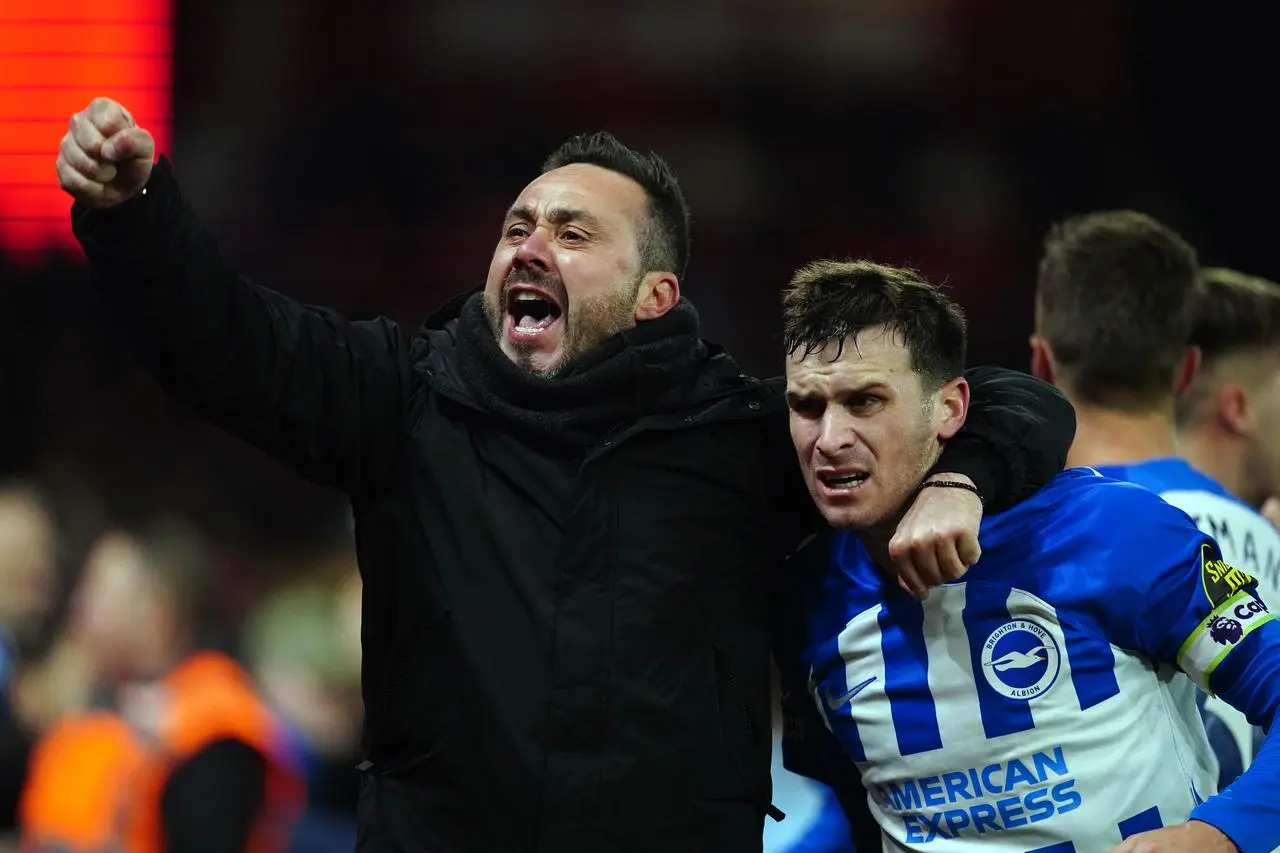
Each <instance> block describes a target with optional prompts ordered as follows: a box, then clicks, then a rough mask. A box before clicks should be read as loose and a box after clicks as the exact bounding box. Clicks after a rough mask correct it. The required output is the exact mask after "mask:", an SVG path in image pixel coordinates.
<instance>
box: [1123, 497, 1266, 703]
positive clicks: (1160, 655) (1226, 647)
mask: <svg viewBox="0 0 1280 853" xmlns="http://www.w3.org/2000/svg"><path fill="white" fill-rule="evenodd" d="M1149 497H1150V499H1149V500H1147V499H1146V498H1147V495H1146V493H1144V494H1143V495H1142V496H1140V498H1141V499H1134V500H1131V501H1130V502H1127V503H1128V506H1127V507H1124V508H1121V507H1116V508H1114V509H1115V511H1116V512H1123V514H1124V516H1126V517H1125V527H1124V529H1123V531H1120V530H1116V531H1114V532H1113V533H1112V535H1113V536H1116V537H1121V539H1120V541H1118V542H1116V543H1113V545H1112V546H1111V548H1110V553H1109V554H1107V555H1106V558H1107V562H1108V572H1107V574H1108V575H1109V580H1110V583H1109V585H1108V587H1107V588H1106V589H1105V590H1103V591H1101V592H1100V593H1099V594H1100V596H1101V597H1102V599H1103V600H1102V601H1101V602H1100V607H1101V615H1102V619H1101V622H1102V626H1103V630H1104V632H1105V633H1106V634H1107V638H1108V639H1109V640H1110V641H1111V642H1113V643H1115V644H1116V645H1117V646H1120V647H1122V648H1128V649H1133V650H1135V651H1138V652H1141V653H1142V654H1144V655H1146V656H1148V657H1150V658H1151V659H1152V660H1155V661H1158V662H1160V663H1164V664H1169V665H1172V666H1176V667H1178V668H1179V669H1181V670H1182V671H1183V672H1185V673H1186V674H1187V675H1189V676H1190V677H1191V678H1192V680H1194V681H1195V682H1196V684H1198V685H1199V686H1200V687H1201V688H1203V689H1204V690H1207V691H1210V692H1213V691H1214V687H1215V683H1216V682H1215V679H1214V673H1215V672H1217V671H1218V669H1219V668H1220V667H1222V665H1223V664H1224V662H1226V661H1227V660H1228V659H1229V658H1230V657H1231V656H1232V655H1233V654H1235V653H1236V652H1237V650H1238V649H1240V648H1241V647H1242V644H1243V643H1244V640H1245V639H1246V638H1247V637H1249V635H1250V634H1252V633H1253V632H1255V631H1257V630H1259V629H1260V628H1262V627H1263V626H1265V625H1267V624H1269V623H1271V622H1272V621H1274V619H1275V616H1274V615H1273V614H1272V613H1271V612H1270V610H1268V609H1267V606H1266V604H1264V603H1263V602H1262V600H1261V599H1260V598H1259V596H1258V593H1257V585H1258V582H1257V580H1256V579H1255V578H1254V577H1252V576H1251V575H1249V574H1248V573H1247V572H1245V571H1243V570H1241V569H1238V568H1236V567H1234V566H1232V565H1230V564H1228V563H1227V562H1226V561H1225V560H1223V559H1222V552H1221V551H1220V550H1219V548H1218V544H1217V542H1215V541H1214V540H1213V539H1212V538H1210V537H1209V536H1206V535H1205V534H1204V533H1202V532H1201V531H1200V529H1199V528H1197V527H1196V525H1195V522H1193V521H1192V520H1191V518H1190V517H1189V516H1187V515H1186V513H1184V512H1182V511H1181V510H1179V509H1176V508H1174V507H1172V506H1169V505H1168V504H1166V503H1164V502H1163V501H1161V500H1160V499H1159V498H1158V497H1156V496H1155V495H1150V496H1149Z"/></svg>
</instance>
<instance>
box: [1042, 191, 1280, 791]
mask: <svg viewBox="0 0 1280 853" xmlns="http://www.w3.org/2000/svg"><path fill="white" fill-rule="evenodd" d="M1201 291H1202V284H1201V280H1200V270H1199V265H1198V262H1197V258H1196V252H1195V250H1194V249H1193V248H1192V247H1191V246H1190V245H1188V244H1187V243H1186V241H1185V240H1183V239H1182V238H1181V237H1180V236H1179V235H1178V234H1177V233H1175V232H1174V231H1173V230H1171V229H1170V228H1168V227H1167V226H1165V225H1163V224H1161V223H1159V222H1157V221H1156V220H1154V219H1152V218H1151V217H1149V216H1147V215H1145V214H1141V213H1137V212H1134V211H1103V212H1097V213H1091V214H1087V215H1084V216H1080V217H1076V218H1072V219H1068V220H1066V221H1065V222H1063V223H1061V224H1059V225H1057V226H1055V227H1054V228H1053V229H1051V231H1050V232H1049V234H1048V236H1047V238H1046V240H1045V247H1044V254H1043V256H1042V257H1041V260H1040V268H1039V276H1038V280H1037V285H1036V329H1035V333H1034V334H1033V335H1032V337H1031V371H1032V373H1033V374H1035V375H1036V376H1039V377H1040V378H1042V379H1045V380H1047V381H1050V382H1053V383H1055V384H1057V385H1058V387H1060V388H1061V389H1062V390H1063V392H1064V393H1065V394H1066V395H1067V397H1068V398H1069V399H1070V400H1071V402H1072V404H1073V405H1074V406H1075V408H1076V412H1077V417H1078V419H1079V428H1078V429H1077V432H1076V440H1075V443H1074V444H1073V445H1072V447H1071V454H1070V456H1069V457H1068V464H1069V465H1088V466H1091V467H1093V468H1095V469H1097V470H1098V471H1099V472H1101V473H1102V474H1104V475H1106V476H1108V477H1113V478H1115V479H1118V480H1127V481H1129V482H1133V483H1137V484H1139V485H1141V486H1145V487H1146V488H1148V489H1150V490H1152V491H1154V492H1156V493H1157V494H1159V495H1161V496H1162V497H1163V498H1164V499H1165V500H1167V501H1168V502H1169V503H1172V504H1173V505H1174V506H1176V507H1178V508H1179V509H1181V510H1183V511H1184V512H1186V513H1187V514H1188V515H1190V516H1191V517H1192V518H1194V519H1195V520H1196V522H1197V523H1198V524H1199V525H1200V529H1201V530H1203V531H1204V532H1205V533H1207V534H1208V535H1210V536H1213V537H1214V538H1215V539H1217V541H1218V544H1219V546H1220V547H1221V548H1222V553H1223V558H1224V559H1225V560H1226V562H1227V563H1229V564H1230V565H1232V566H1236V567H1237V568H1239V569H1241V570H1243V571H1245V572H1248V573H1250V574H1251V576H1252V579H1251V580H1250V583H1253V584H1259V585H1260V586H1259V589H1260V592H1261V594H1262V598H1263V600H1266V601H1271V602H1275V601H1280V585H1277V583H1276V579H1277V578H1276V575H1275V573H1274V572H1273V571H1269V570H1268V563H1267V561H1268V560H1269V559H1274V558H1272V557H1269V556H1268V555H1274V554H1276V553H1278V552H1280V551H1278V549H1280V534H1277V531H1276V529H1275V527H1274V526H1273V525H1271V524H1270V523H1269V522H1268V521H1267V520H1266V519H1265V518H1263V517H1262V515H1261V514H1260V513H1259V512H1258V511H1257V510H1256V509H1255V508H1254V507H1255V506H1256V504H1254V503H1252V501H1255V500H1258V499H1259V497H1260V496H1261V495H1262V494H1263V493H1261V492H1256V489H1255V487H1254V484H1252V483H1247V482H1245V481H1241V480H1240V479H1239V476H1238V472H1234V473H1232V472H1228V473H1231V480H1230V481H1229V484H1226V483H1223V482H1221V481H1219V480H1217V479H1215V478H1214V476H1212V473H1213V472H1223V471H1224V470H1225V469H1223V468H1221V467H1219V466H1220V465H1221V464H1222V463H1225V462H1227V461H1228V460H1227V458H1223V459H1220V460H1218V461H1217V463H1212V467H1211V468H1204V467H1199V465H1197V463H1200V464H1205V463H1211V460H1210V459H1209V458H1208V457H1207V456H1206V455H1205V451H1210V450H1211V448H1210V447H1209V446H1208V445H1207V444H1206V438H1205V436H1204V435H1203V434H1201V435H1200V436H1198V437H1197V436H1196V435H1195V434H1194V433H1193V434H1192V435H1190V436H1182V435H1180V434H1179V432H1178V430H1177V424H1176V411H1177V410H1178V409H1179V406H1178V404H1177V402H1176V401H1177V399H1178V397H1179V396H1180V395H1183V394H1185V393H1187V392H1188V391H1189V390H1190V389H1194V388H1196V387H1197V386H1196V381H1197V380H1196V377H1197V373H1199V372H1200V369H1201V359H1202V351H1201V349H1200V347H1198V346H1196V345H1195V343H1194V342H1193V340H1192V330H1193V327H1194V325H1195V322H1196V317H1197V314H1198V313H1199V312H1201V311H1205V312H1208V313H1207V314H1206V315H1205V317H1206V322H1211V323H1213V322H1217V321H1215V320H1214V319H1213V318H1214V317H1220V316H1221V314H1222V313H1229V312H1230V311H1232V310H1233V308H1232V307H1231V306H1229V305H1227V304H1225V303H1224V302H1223V301H1222V300H1223V298H1224V296H1225V293H1224V290H1223V288H1222V287H1221V286H1216V287H1215V288H1214V292H1215V293H1216V294H1217V295H1216V296H1214V297H1211V298H1210V300H1209V301H1208V302H1202V299H1201ZM1215 302H1216V303H1217V304H1214V303H1215ZM1256 307H1258V308H1259V309H1261V308H1265V306H1263V305H1258V306H1256ZM1260 319H1261V318H1259V320H1260ZM1210 342H1211V343H1212V344H1213V345H1214V346H1217V347H1219V348H1221V343H1220V342H1219V341H1218V340H1216V339H1214V340H1211V341H1210ZM1259 346H1264V345H1263V344H1261V343H1260V342H1254V343H1251V344H1249V345H1246V349H1247V350H1248V351H1249V353H1250V354H1251V355H1252V354H1254V353H1255V352H1256V351H1257V349H1256V348H1257V347H1259ZM1220 356H1221V353H1215V358H1214V366H1213V367H1212V368H1211V375H1210V377H1208V378H1206V379H1204V380H1203V382H1202V383H1201V384H1200V385H1199V386H1198V387H1199V389H1200V390H1199V391H1197V392H1195V396H1196V398H1197V399H1200V398H1202V397H1204V396H1205V395H1207V396H1208V397H1210V398H1212V399H1213V401H1215V403H1216V401H1221V402H1224V403H1227V404H1229V405H1230V406H1232V407H1233V408H1232V409H1231V412H1230V413H1231V416H1232V417H1234V418H1236V420H1235V421H1234V426H1235V428H1238V429H1243V428H1249V429H1253V428H1258V427H1266V426H1268V425H1270V421H1269V420H1267V419H1268V418H1270V417H1271V416H1272V413H1271V411H1270V409H1269V408H1268V407H1269V406H1271V405H1273V402H1272V400H1271V395H1270V394H1269V393H1262V394H1259V395H1258V396H1255V397H1253V398H1251V399H1250V400H1245V399H1243V397H1242V395H1243V393H1244V388H1243V386H1242V385H1239V384H1235V385H1233V386H1232V388H1231V389H1227V390H1223V389H1222V388H1221V383H1222V382H1224V381H1225V379H1226V377H1227V376H1228V375H1230V371H1231V366H1232V364H1235V365H1236V366H1239V362H1230V361H1223V360H1222V358H1221V357H1220ZM1273 359H1274V354H1272V356H1271V359H1268V360H1265V361H1264V363H1263V364H1262V365H1259V366H1258V368H1257V369H1256V370H1253V371H1252V372H1251V373H1250V375H1251V376H1256V379H1257V382H1258V383H1261V384H1259V385H1257V386H1256V390H1259V391H1263V390H1264V388H1265V385H1266V383H1268V382H1271V381H1273V380H1274V379H1275V376H1276V374H1275V372H1274V371H1275V363H1274V361H1273ZM1266 365H1270V367H1269V368H1268V367H1267V366H1266ZM1251 387H1253V386H1251ZM1215 388H1216V389H1218V390H1217V391H1214V390H1211V389H1215ZM1246 402H1251V403H1253V404H1254V406H1253V407H1252V408H1249V409H1248V410H1247V411H1242V410H1241V409H1240V408H1239V407H1240V405H1241V404H1243V403H1246ZM1212 405H1213V403H1211V404H1210V405H1209V407H1208V410H1205V406H1204V405H1201V404H1194V403H1193V404H1191V406H1192V407H1193V408H1196V409H1197V410H1198V411H1199V413H1200V414H1206V411H1207V414H1208V416H1209V417H1210V418H1212ZM1202 410H1205V411H1202ZM1183 411H1184V412H1185V411H1186V407H1185V406H1184V407H1183ZM1255 418H1261V419H1262V421H1261V422H1258V423H1253V420H1254V419H1255ZM1248 440H1255V439H1245V438H1244V437H1243V436H1239V437H1237V443H1236V446H1235V448H1234V452H1233V453H1232V456H1231V457H1230V458H1231V459H1232V460H1234V461H1237V462H1241V464H1243V462H1242V460H1240V459H1239V458H1238V457H1237V456H1236V454H1241V453H1246V449H1245V444H1246V442H1247V441H1248ZM1274 440H1275V438H1274V433H1271V434H1265V438H1263V439H1257V441H1259V444H1257V445H1255V450H1256V451H1257V452H1256V453H1253V454H1251V455H1250V461H1252V462H1255V463H1256V464H1257V465H1258V466H1259V470H1258V472H1257V473H1258V474H1259V475H1261V476H1264V477H1265V476H1266V469H1265V468H1263V467H1262V464H1263V463H1264V462H1266V461H1267V460H1266V457H1265V454H1264V453H1263V452H1262V448H1263V447H1265V443H1264V442H1269V441H1274ZM1220 451H1225V448H1223V447H1214V448H1212V450H1211V452H1212V453H1218V452H1220ZM1191 452H1195V455H1194V456H1190V455H1189V454H1190V453H1191ZM1246 486H1247V487H1248V488H1250V489H1251V490H1255V491H1254V493H1247V492H1243V493H1242V492H1233V491H1232V488H1244V487H1246ZM1262 487H1263V486H1258V487H1256V488H1262ZM1200 699H1201V702H1202V705H1203V709H1204V711H1205V725H1206V728H1207V730H1208V732H1209V739H1210V742H1211V743H1212V744H1213V748H1214V755H1215V756H1216V760H1217V765H1218V768H1217V770H1218V772H1217V777H1218V781H1219V788H1220V789H1225V788H1226V787H1227V786H1228V785H1229V784H1230V783H1231V782H1232V781H1233V780H1234V779H1235V778H1236V777H1237V776H1239V775H1240V773H1241V772H1242V771H1243V770H1244V769H1245V768H1246V767H1248V766H1249V763H1250V762H1251V761H1252V759H1253V756H1254V754H1255V748H1254V742H1255V731H1254V728H1253V727H1252V726H1251V725H1250V724H1249V721H1248V720H1247V719H1246V718H1245V717H1244V715H1243V714H1241V713H1240V712H1239V711H1237V710H1235V709H1234V708H1232V707H1230V706H1229V705H1227V704H1226V703H1225V702H1222V701H1221V700H1220V699H1217V698H1216V697H1212V696H1204V695H1202V696H1201V697H1200Z"/></svg>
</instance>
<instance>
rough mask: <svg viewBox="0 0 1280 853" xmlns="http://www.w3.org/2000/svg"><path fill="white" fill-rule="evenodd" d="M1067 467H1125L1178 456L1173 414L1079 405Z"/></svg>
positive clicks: (1152, 410) (1076, 406)
mask: <svg viewBox="0 0 1280 853" xmlns="http://www.w3.org/2000/svg"><path fill="white" fill-rule="evenodd" d="M1075 409H1076V438H1075V441H1074V442H1073V443H1072V445H1071V451H1070V452H1069V453H1068V454H1067V467H1075V466H1079V465H1088V466H1097V465H1124V464H1128V463H1133V462H1145V461H1147V460H1150V459H1161V458H1164V457H1168V456H1177V455H1178V441H1177V434H1176V433H1175V432H1174V427H1173V411H1172V408H1170V410H1169V411H1165V410H1164V409H1150V410H1147V411H1143V412H1122V411H1117V410H1115V409H1104V408H1099V407H1096V406H1088V405H1081V404H1079V403H1077V404H1076V405H1075Z"/></svg>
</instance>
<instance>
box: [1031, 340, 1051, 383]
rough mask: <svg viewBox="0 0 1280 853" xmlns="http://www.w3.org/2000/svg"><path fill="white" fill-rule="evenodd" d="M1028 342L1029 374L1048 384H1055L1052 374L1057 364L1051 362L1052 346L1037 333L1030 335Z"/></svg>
mask: <svg viewBox="0 0 1280 853" xmlns="http://www.w3.org/2000/svg"><path fill="white" fill-rule="evenodd" d="M1030 343H1031V375H1032V376H1034V377H1035V378H1036V379H1040V380H1042V381H1044V382H1048V383H1049V384H1050V385H1056V384H1057V383H1056V382H1055V381H1054V375H1055V374H1056V373H1057V366H1056V365H1055V364H1054V363H1053V348H1052V347H1050V346H1049V342H1048V341H1046V340H1045V339H1044V338H1042V337H1040V336H1039V335H1032V336H1031V340H1030Z"/></svg>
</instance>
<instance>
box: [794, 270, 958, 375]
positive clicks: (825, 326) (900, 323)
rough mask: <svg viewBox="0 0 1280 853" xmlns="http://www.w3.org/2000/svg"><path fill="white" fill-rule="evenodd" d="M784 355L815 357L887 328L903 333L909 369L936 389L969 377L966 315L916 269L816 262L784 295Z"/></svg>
mask: <svg viewBox="0 0 1280 853" xmlns="http://www.w3.org/2000/svg"><path fill="white" fill-rule="evenodd" d="M782 325H783V346H784V348H785V350H786V353H787V355H792V354H794V353H795V352H797V351H798V350H800V349H802V348H803V350H804V354H805V355H808V354H809V353H813V352H817V351H819V350H821V349H822V348H823V347H825V346H827V345H828V344H832V343H843V341H844V340H845V339H846V338H856V337H857V335H858V333H859V332H861V331H862V330H863V329H868V328H871V327H873V326H884V327H885V328H886V329H888V330H890V331H892V332H894V333H896V334H898V335H900V336H901V337H902V340H903V343H904V344H905V346H906V348H907V351H908V352H909V353H910V354H911V365H912V368H913V369H914V370H915V371H916V372H917V373H919V374H920V376H921V380H922V384H923V385H924V386H925V387H926V388H930V389H937V388H939V387H941V385H942V384H943V383H945V382H949V381H950V380H952V379H954V378H955V377H957V376H959V375H961V374H962V373H963V372H964V359H965V346H966V328H965V317H964V312H963V311H962V310H961V309H960V306H959V305H956V304H955V303H954V302H952V301H951V300H950V299H948V298H947V297H946V296H945V295H943V293H942V291H941V290H940V289H939V288H938V287H937V285H934V284H932V283H930V282H929V281H927V280H925V279H924V278H923V277H921V276H920V275H919V273H917V272H915V271H914V270H909V269H905V268H902V267H891V266H886V265H884V264H877V263H873V262H871V261H833V260H820V261H814V262H813V263H810V264H808V265H807V266H805V267H803V268H802V269H800V270H799V271H798V272H796V274H795V275H794V276H792V278H791V283H790V284H789V285H788V286H787V288H786V289H785V290H784V291H783V294H782Z"/></svg>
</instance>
